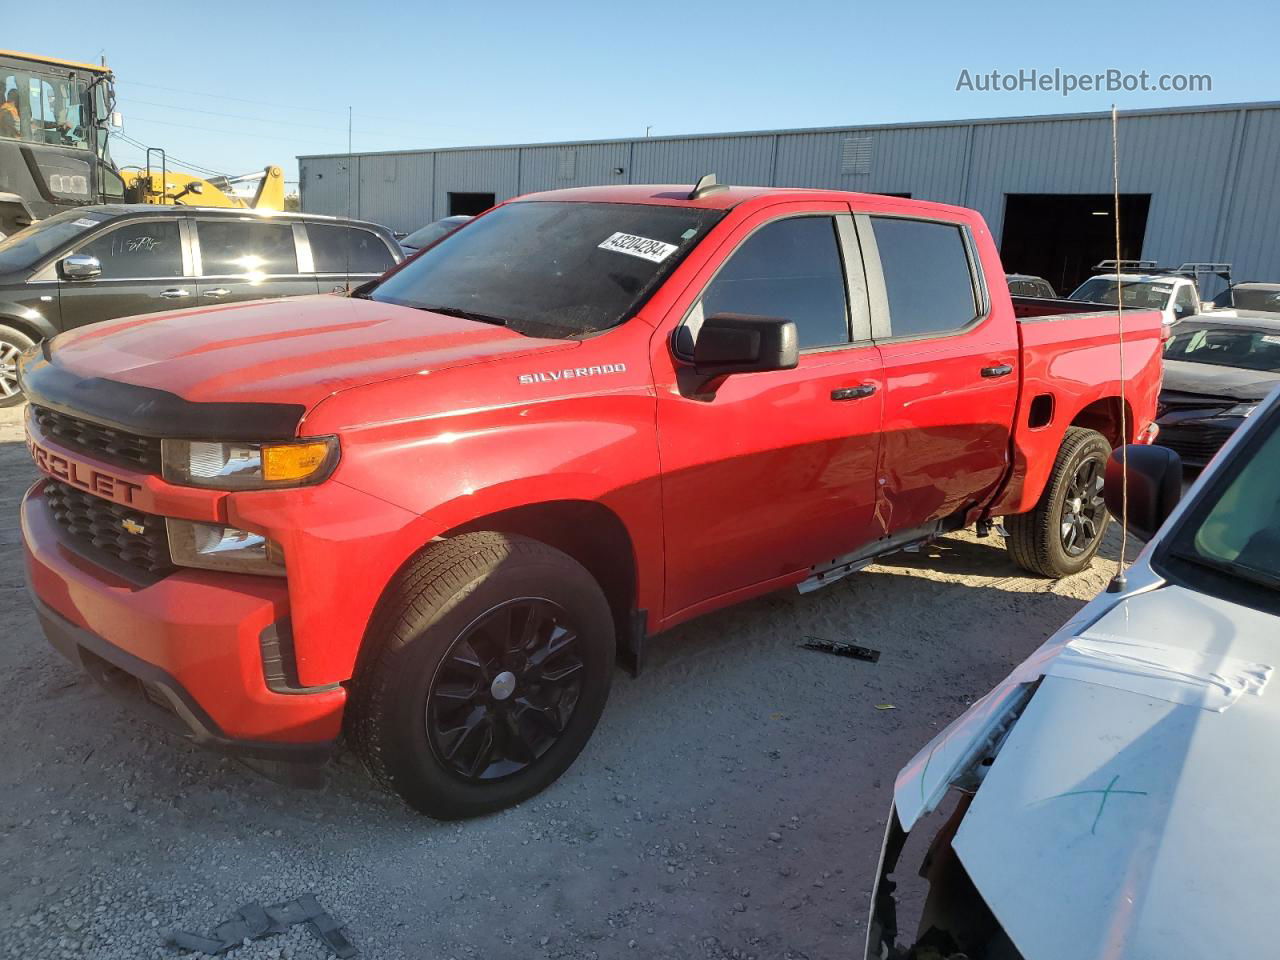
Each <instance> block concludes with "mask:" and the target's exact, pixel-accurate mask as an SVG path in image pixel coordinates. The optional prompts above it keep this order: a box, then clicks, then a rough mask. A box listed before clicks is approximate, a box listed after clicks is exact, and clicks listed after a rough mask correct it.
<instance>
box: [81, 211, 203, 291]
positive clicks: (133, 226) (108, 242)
mask: <svg viewBox="0 0 1280 960" xmlns="http://www.w3.org/2000/svg"><path fill="white" fill-rule="evenodd" d="M74 252H75V253H79V254H83V255H84V256H87V257H97V258H98V262H99V263H101V264H102V273H101V275H100V278H101V279H103V280H138V279H143V278H146V277H180V276H182V238H181V235H180V234H179V231H178V221H176V220H160V219H156V218H152V217H148V218H147V219H146V220H140V221H138V222H137V223H126V224H125V225H124V226H121V227H116V228H115V229H114V230H108V231H107V232H106V233H104V234H102V235H101V236H98V237H95V238H94V239H93V240H90V241H89V242H88V243H86V244H85V245H84V246H82V247H79V248H78V249H76V250H75V251H74Z"/></svg>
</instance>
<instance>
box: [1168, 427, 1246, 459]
mask: <svg viewBox="0 0 1280 960" xmlns="http://www.w3.org/2000/svg"><path fill="white" fill-rule="evenodd" d="M1231 433H1232V431H1231V430H1230V429H1228V428H1226V427H1199V426H1195V427H1192V426H1187V427H1178V426H1172V427H1164V426H1162V427H1161V428H1160V434H1159V436H1158V437H1157V438H1156V443H1157V444H1159V445H1160V446H1162V447H1168V448H1169V449H1170V450H1172V451H1174V453H1176V454H1177V455H1178V456H1180V457H1181V458H1182V459H1183V460H1185V461H1186V462H1187V463H1191V464H1196V465H1199V464H1205V463H1208V462H1209V461H1210V460H1212V459H1213V455H1214V454H1215V453H1217V452H1218V450H1219V449H1220V448H1221V447H1222V445H1223V444H1224V443H1226V442H1227V440H1229V439H1230V438H1231Z"/></svg>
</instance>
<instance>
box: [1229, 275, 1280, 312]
mask: <svg viewBox="0 0 1280 960" xmlns="http://www.w3.org/2000/svg"><path fill="white" fill-rule="evenodd" d="M1213 305H1214V306H1215V307H1235V308H1238V309H1241V310H1260V311H1264V312H1266V313H1271V314H1277V313H1280V283H1252V282H1250V283H1237V284H1234V285H1233V286H1230V287H1227V289H1225V290H1223V291H1222V292H1221V293H1220V294H1218V295H1217V296H1216V297H1214V298H1213Z"/></svg>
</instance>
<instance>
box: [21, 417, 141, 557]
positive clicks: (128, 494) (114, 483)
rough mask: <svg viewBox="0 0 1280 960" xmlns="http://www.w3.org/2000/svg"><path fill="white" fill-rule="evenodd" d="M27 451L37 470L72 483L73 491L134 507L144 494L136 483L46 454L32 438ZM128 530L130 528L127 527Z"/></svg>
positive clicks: (61, 457)
mask: <svg viewBox="0 0 1280 960" xmlns="http://www.w3.org/2000/svg"><path fill="white" fill-rule="evenodd" d="M27 449H28V450H29V451H30V452H31V459H32V460H34V461H35V462H36V466H37V467H39V468H40V470H41V471H42V472H44V473H47V474H48V475H49V476H51V477H56V478H57V479H59V480H61V481H62V482H63V483H69V484H71V485H72V486H73V487H79V488H80V489H81V490H87V491H89V492H90V493H93V494H97V495H98V496H100V497H106V498H107V499H108V500H114V501H116V502H117V503H133V502H134V494H136V493H138V492H140V491H141V490H142V487H141V486H140V485H138V484H136V483H130V482H129V481H128V480H125V479H123V478H121V477H117V476H114V475H112V474H110V473H106V472H104V471H102V470H99V469H98V468H97V467H90V466H87V465H86V464H83V463H77V462H76V461H75V460H72V459H70V458H69V457H64V456H63V455H62V454H60V453H54V452H53V451H52V450H46V449H45V448H44V447H42V446H40V444H38V443H36V442H35V441H34V440H33V439H31V438H30V437H28V438H27ZM126 529H128V528H127V527H126ZM129 532H130V533H141V532H142V531H141V530H129Z"/></svg>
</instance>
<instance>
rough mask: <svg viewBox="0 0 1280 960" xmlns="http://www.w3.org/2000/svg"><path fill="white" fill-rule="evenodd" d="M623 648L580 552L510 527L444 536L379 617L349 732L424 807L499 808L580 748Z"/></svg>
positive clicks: (359, 750) (378, 769) (444, 813)
mask: <svg viewBox="0 0 1280 960" xmlns="http://www.w3.org/2000/svg"><path fill="white" fill-rule="evenodd" d="M517 637H518V638H519V642H516V641H514V640H513V639H512V638H517ZM503 638H506V639H505V640H504V639H503ZM566 638H569V639H566ZM526 641H527V642H526ZM614 648H615V639H614V626H613V614H612V611H611V610H610V608H609V603H608V601H607V600H606V599H605V596H604V593H603V591H601V589H600V586H599V585H598V584H597V583H596V581H595V579H594V578H593V577H592V576H591V574H590V573H588V572H587V570H586V569H585V568H583V567H582V565H581V564H579V563H578V562H577V561H575V560H574V559H573V558H571V557H569V556H567V555H566V554H564V553H561V552H560V551H559V550H555V549H553V548H552V547H549V546H547V545H546V544H544V543H540V542H538V541H536V540H530V539H528V538H525V537H519V536H511V535H507V534H501V533H489V532H481V533H467V534H463V535H461V536H458V537H454V538H452V539H449V540H441V541H437V542H435V543H432V544H431V545H430V546H428V547H427V548H426V549H425V550H423V551H422V553H420V554H419V555H418V556H417V557H416V558H415V559H414V560H413V561H412V562H410V563H409V565H408V566H407V567H406V568H405V569H404V570H403V571H402V572H401V573H400V574H399V575H398V576H397V578H396V580H395V582H394V583H393V584H392V585H391V586H390V588H389V590H388V593H387V596H386V598H385V599H384V601H383V603H382V606H381V608H380V611H379V613H378V615H376V616H375V617H374V620H373V625H372V628H371V631H370V634H369V636H368V637H367V638H366V641H365V649H364V650H363V651H362V653H361V657H360V661H359V663H358V664H357V667H356V675H355V678H354V681H353V685H352V690H351V699H350V702H349V704H348V707H347V722H346V727H347V736H348V739H349V741H350V742H351V745H352V747H353V748H354V750H355V752H356V754H357V755H358V756H359V757H360V759H361V760H362V761H363V763H364V765H365V767H366V769H368V771H369V773H370V774H371V775H372V776H373V778H374V779H375V780H377V781H378V782H379V783H381V784H382V785H383V786H385V787H387V788H388V789H390V790H392V791H394V792H395V793H397V794H399V795H400V797H401V798H402V799H403V800H404V801H405V802H406V803H407V804H408V805H409V806H411V807H413V808H414V809H415V810H418V811H420V812H421V813H425V814H427V815H429V816H432V817H436V818H439V819H442V820H458V819H464V818H467V817H474V816H479V815H481V814H485V813H491V812H493V811H495V810H501V809H503V808H505V807H509V806H511V805H513V804H516V803H519V802H520V801H521V800H524V799H526V798H528V797H531V796H533V795H534V794H536V793H538V792H539V791H540V790H542V789H544V788H545V787H547V786H548V785H549V784H551V783H552V782H554V781H555V780H556V779H557V778H558V777H559V776H560V775H561V774H562V773H564V772H565V770H567V769H568V768H569V766H570V764H572V763H573V761H574V760H575V759H576V758H577V756H578V754H579V753H581V752H582V748H583V747H584V746H585V745H586V743H587V740H588V739H590V737H591V733H592V731H594V730H595V727H596V723H597V721H598V720H599V719H600V714H601V712H602V711H603V710H604V705H605V701H606V700H607V699H608V697H609V684H610V681H611V680H612V675H613V663H614V655H615V654H614ZM504 651H506V652H504ZM459 731H461V732H459ZM486 745H487V747H488V750H489V753H486V752H485V750H486ZM486 758H489V759H486Z"/></svg>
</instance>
